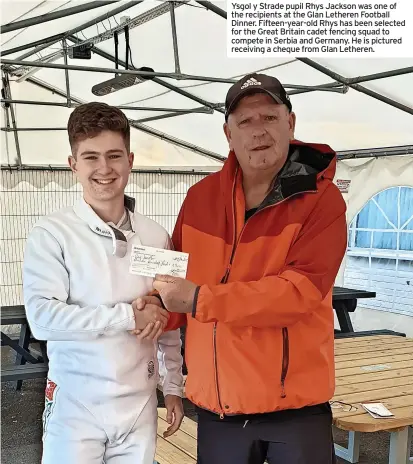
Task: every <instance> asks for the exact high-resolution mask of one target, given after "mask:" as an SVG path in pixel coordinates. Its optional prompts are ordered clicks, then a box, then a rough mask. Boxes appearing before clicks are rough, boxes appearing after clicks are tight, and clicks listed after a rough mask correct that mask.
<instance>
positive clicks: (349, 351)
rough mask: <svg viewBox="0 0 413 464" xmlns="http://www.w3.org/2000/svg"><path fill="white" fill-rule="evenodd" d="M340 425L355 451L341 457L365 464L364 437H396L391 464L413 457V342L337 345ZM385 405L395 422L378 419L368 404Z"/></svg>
mask: <svg viewBox="0 0 413 464" xmlns="http://www.w3.org/2000/svg"><path fill="white" fill-rule="evenodd" d="M335 361H336V391H335V395H334V398H333V402H332V406H333V417H334V425H335V426H336V427H338V428H340V429H342V430H347V431H349V432H350V435H349V447H348V448H344V447H342V446H339V445H336V454H337V456H340V457H342V458H343V459H345V460H347V461H348V462H351V463H356V462H359V451H360V433H363V432H378V431H388V432H390V436H391V438H390V453H389V464H406V463H409V462H413V460H411V459H410V457H409V452H410V442H411V437H412V434H411V430H412V429H411V427H412V426H413V339H412V338H404V337H397V336H391V335H380V336H369V337H360V338H345V339H339V340H335ZM368 401H370V402H371V401H374V402H379V403H383V404H384V405H385V406H386V407H387V408H388V409H389V410H390V412H392V413H393V414H394V417H393V418H388V419H374V418H373V417H371V416H370V414H368V413H367V412H366V411H365V410H364V409H363V408H362V406H361V403H362V402H368Z"/></svg>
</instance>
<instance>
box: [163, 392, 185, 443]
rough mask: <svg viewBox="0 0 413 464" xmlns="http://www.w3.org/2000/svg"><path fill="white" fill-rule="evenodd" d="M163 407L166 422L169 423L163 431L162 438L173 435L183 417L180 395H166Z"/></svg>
mask: <svg viewBox="0 0 413 464" xmlns="http://www.w3.org/2000/svg"><path fill="white" fill-rule="evenodd" d="M165 407H166V422H168V424H170V425H169V427H168V428H167V429H166V430H165V432H164V433H163V436H164V438H166V437H169V436H170V435H173V434H174V433H175V432H176V431H177V430H178V429H179V427H180V426H181V423H182V419H183V418H184V406H183V404H182V398H181V397H180V396H176V395H166V396H165Z"/></svg>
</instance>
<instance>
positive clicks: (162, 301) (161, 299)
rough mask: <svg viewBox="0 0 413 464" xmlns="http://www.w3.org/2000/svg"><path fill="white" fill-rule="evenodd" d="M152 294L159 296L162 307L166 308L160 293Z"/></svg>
mask: <svg viewBox="0 0 413 464" xmlns="http://www.w3.org/2000/svg"><path fill="white" fill-rule="evenodd" d="M152 296H156V298H159V301H160V302H161V305H162V308H163V309H166V308H165V305H164V304H163V301H162V298H161V295H159V294H158V293H154V294H153V295H152Z"/></svg>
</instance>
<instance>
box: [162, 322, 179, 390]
mask: <svg viewBox="0 0 413 464" xmlns="http://www.w3.org/2000/svg"><path fill="white" fill-rule="evenodd" d="M181 346H182V341H181V331H180V330H179V329H176V330H170V331H167V332H164V333H163V334H162V335H161V336H160V337H159V339H158V364H159V376H160V384H161V386H162V393H163V395H164V396H166V395H176V396H180V397H181V398H182V396H183V393H184V376H183V374H182V364H183V359H182V354H181Z"/></svg>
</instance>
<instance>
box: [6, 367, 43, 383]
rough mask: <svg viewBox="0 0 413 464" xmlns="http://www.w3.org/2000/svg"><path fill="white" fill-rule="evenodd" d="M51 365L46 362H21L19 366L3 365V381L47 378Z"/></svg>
mask: <svg viewBox="0 0 413 464" xmlns="http://www.w3.org/2000/svg"><path fill="white" fill-rule="evenodd" d="M48 370H49V367H48V365H47V364H45V363H37V364H21V365H18V366H2V368H1V381H2V382H11V381H19V380H29V379H39V378H46V377H47V372H48Z"/></svg>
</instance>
